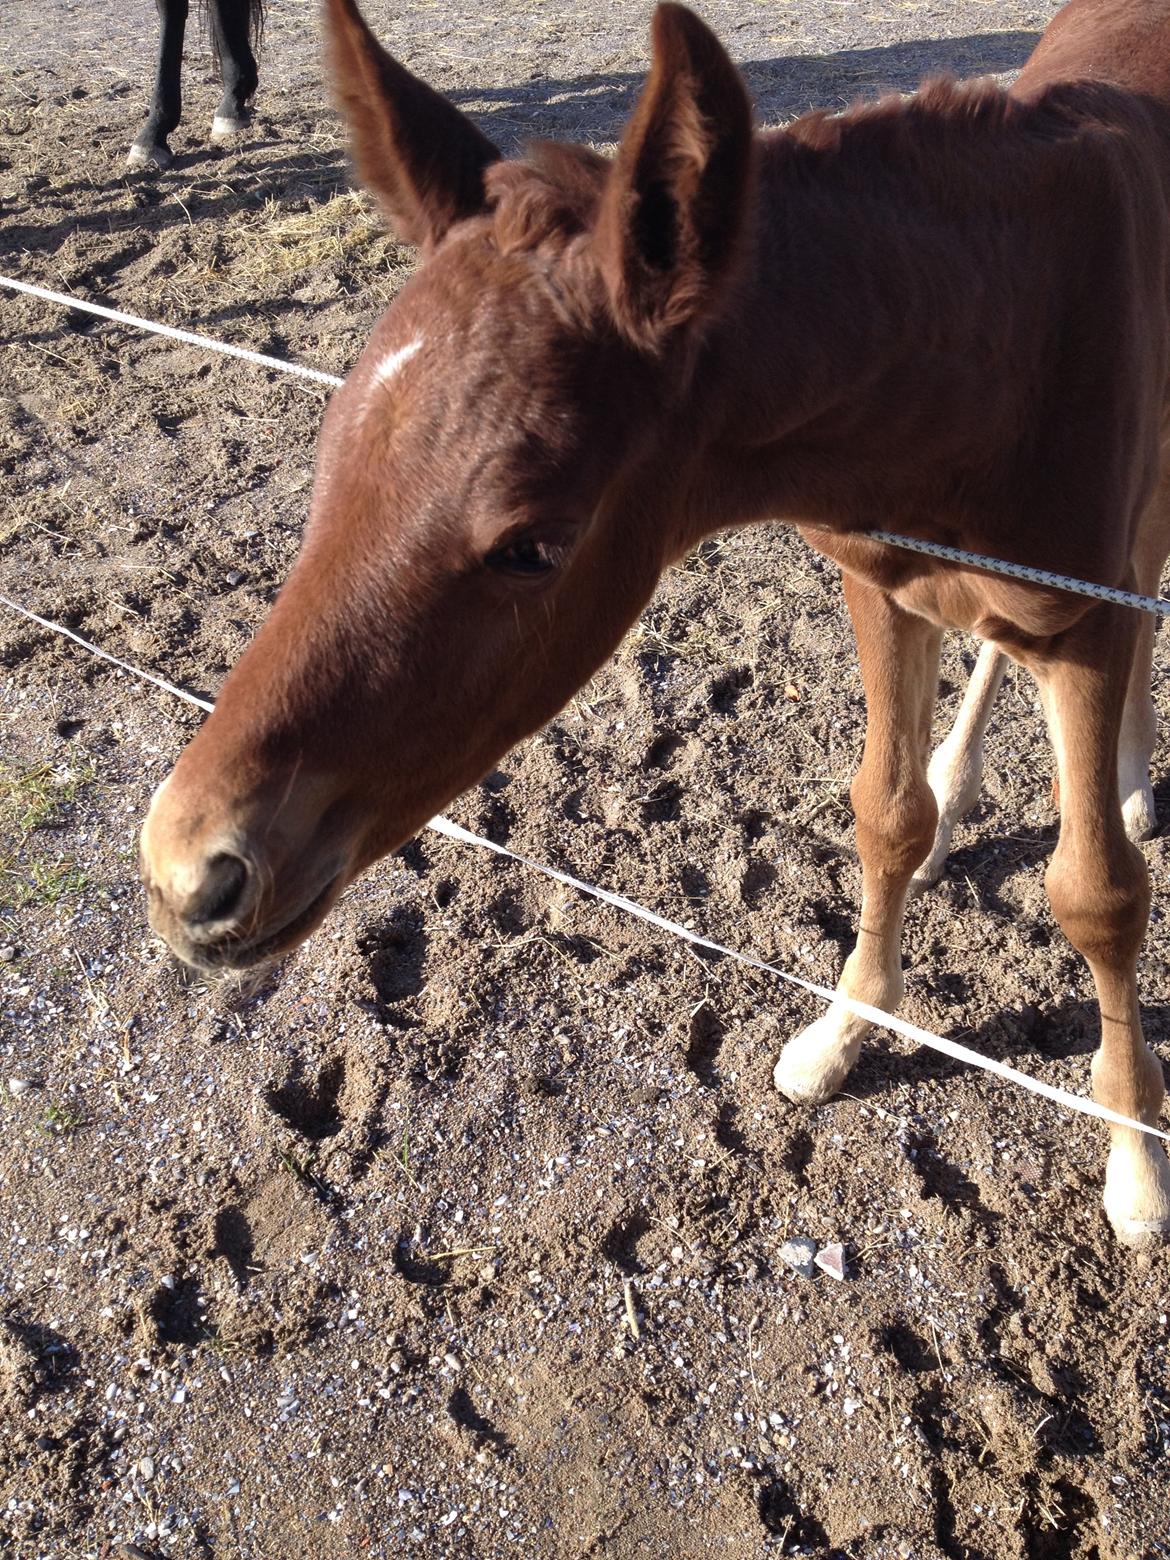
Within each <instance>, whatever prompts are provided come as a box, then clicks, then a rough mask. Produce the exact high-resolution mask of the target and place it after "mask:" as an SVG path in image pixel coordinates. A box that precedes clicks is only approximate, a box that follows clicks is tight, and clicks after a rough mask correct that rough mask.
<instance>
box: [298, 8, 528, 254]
mask: <svg viewBox="0 0 1170 1560" xmlns="http://www.w3.org/2000/svg"><path fill="white" fill-rule="evenodd" d="M325 35H326V46H327V53H328V58H329V65H330V70H331V73H332V77H333V88H334V93H335V95H336V98H337V102H338V106H339V107H340V108H341V110H342V112H343V113H344V115H345V117H346V119H347V120H348V122H349V135H350V149H351V151H352V153H353V160H354V163H355V164H356V166H357V171H358V176H359V178H360V179H361V181H362V183H363V184H365V185H366V186H367V188H369V189H371V190H373V192H374V194H375V195H377V197H378V199H379V200H380V201H381V203H382V206H383V208H384V210H385V211H386V214H387V216H388V217H389V218H390V221H391V224H392V225H393V227H394V230H395V232H396V233H398V234H399V235H400V237H402V238H404V239H406V240H407V241H408V242H409V243H413V244H426V245H430V244H437V243H438V241H439V240H440V239H441V238H442V236H443V234H444V233H445V232H446V231H447V229H448V228H449V227H450V226H451V225H452V223H455V222H458V221H459V219H460V218H461V217H470V216H474V215H475V213H476V212H477V211H481V210H482V209H483V204H484V190H483V171H484V169H485V168H486V167H487V165H488V164H489V163H491V162H495V161H496V160H497V159H498V157H499V155H500V154H499V152H498V151H497V150H496V148H495V147H494V146H493V145H492V143H491V142H490V141H489V140H488V138H487V137H486V136H485V135H481V134H480V132H479V131H478V130H477V129H476V128H475V126H474V125H473V124H472V123H471V120H470V119H468V118H467V117H466V116H465V115H463V114H461V113H460V112H459V110H458V109H457V108H456V107H455V106H454V104H452V103H448V101H447V99H446V98H445V97H441V96H440V94H439V93H438V92H435V91H434V90H433V89H432V88H431V87H428V86H427V85H426V83H425V82H422V81H420V80H419V79H418V77H417V76H412V75H411V73H410V71H408V70H407V69H406V68H405V67H404V66H402V65H400V64H399V63H398V61H397V60H395V59H392V58H391V57H390V55H389V54H387V53H386V51H385V49H383V48H382V46H381V44H379V42H378V40H377V39H376V38H375V37H374V35H373V33H372V32H371V31H370V29H369V27H367V25H366V23H365V20H364V18H363V17H362V14H361V12H360V11H359V10H358V8H357V6H356V4H355V3H354V0H325Z"/></svg>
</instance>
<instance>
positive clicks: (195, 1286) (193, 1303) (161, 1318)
mask: <svg viewBox="0 0 1170 1560" xmlns="http://www.w3.org/2000/svg"><path fill="white" fill-rule="evenodd" d="M150 1320H151V1323H152V1324H153V1327H154V1331H155V1336H156V1338H157V1340H158V1342H159V1343H160V1344H177V1345H184V1344H186V1345H190V1344H195V1343H201V1342H202V1341H203V1340H204V1339H205V1338H209V1337H210V1336H211V1328H210V1327H209V1326H208V1323H207V1317H206V1315H205V1306H204V1301H203V1292H202V1290H201V1288H200V1285H199V1281H198V1279H195V1278H174V1277H171V1276H169V1275H168V1277H166V1278H164V1279H163V1280H162V1282H161V1283H160V1284H159V1286H158V1288H157V1289H156V1290H155V1292H154V1296H153V1298H152V1299H151V1302H150Z"/></svg>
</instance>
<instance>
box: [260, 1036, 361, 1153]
mask: <svg viewBox="0 0 1170 1560" xmlns="http://www.w3.org/2000/svg"><path fill="white" fill-rule="evenodd" d="M344 1088H345V1060H344V1058H343V1057H340V1056H334V1057H330V1058H329V1059H328V1060H327V1061H325V1062H323V1063H322V1064H321V1070H320V1071H319V1072H318V1074H317V1076H316V1078H315V1079H314V1080H313V1081H312V1082H307V1081H306V1080H305V1079H304V1078H303V1077H301V1076H300V1075H299V1074H298V1073H296V1072H294V1073H293V1075H292V1076H291V1077H290V1078H288V1079H287V1080H286V1082H284V1083H283V1084H281V1085H280V1087H279V1088H270V1089H269V1090H268V1091H267V1093H266V1094H265V1096H264V1099H265V1103H266V1104H267V1106H268V1108H269V1109H270V1110H271V1111H272V1112H273V1113H274V1114H275V1115H277V1116H279V1117H280V1118H281V1119H282V1120H283V1121H285V1122H287V1124H288V1125H289V1126H290V1127H291V1128H292V1129H293V1131H294V1132H297V1133H299V1134H300V1136H301V1137H303V1138H308V1140H309V1141H310V1142H311V1143H319V1142H321V1141H322V1140H323V1139H324V1138H329V1137H335V1136H336V1135H337V1133H338V1132H340V1131H341V1128H342V1126H343V1125H344V1120H345V1118H344V1116H343V1115H342V1111H341V1104H340V1099H341V1094H342V1091H343V1090H344Z"/></svg>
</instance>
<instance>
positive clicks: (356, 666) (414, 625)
mask: <svg viewBox="0 0 1170 1560" xmlns="http://www.w3.org/2000/svg"><path fill="white" fill-rule="evenodd" d="M327 28H328V33H329V42H330V48H331V52H332V57H333V69H334V76H335V81H336V84H337V89H338V94H339V97H340V101H341V104H342V106H343V109H344V111H345V114H346V117H347V119H348V121H349V126H350V131H351V137H352V144H353V151H354V157H355V161H356V163H357V167H358V170H359V172H360V174H361V177H362V178H363V180H364V181H365V182H366V184H368V185H369V186H370V188H371V189H372V190H374V191H375V192H376V194H377V195H378V196H379V198H380V200H381V202H382V204H383V205H384V207H385V209H386V212H387V214H388V216H389V219H390V221H391V222H392V224H393V225H394V227H395V228H396V230H397V231H398V232H399V233H400V234H402V235H403V236H404V237H405V238H407V239H410V240H412V241H413V242H415V243H417V244H418V245H419V246H420V247H421V249H422V251H423V256H424V260H425V263H424V264H423V265H422V266H421V268H420V269H419V271H418V273H417V274H416V275H415V276H414V277H413V278H412V280H411V281H410V282H409V283H408V284H407V285H406V286H405V287H404V288H403V289H402V292H401V293H400V295H399V296H398V297H397V298H396V299H395V301H394V303H393V305H392V306H391V307H390V308H389V309H388V310H387V312H386V314H385V315H384V316H383V317H382V319H381V320H380V321H379V323H378V325H377V327H376V329H375V331H374V333H373V336H372V338H371V340H370V343H369V345H368V347H367V348H366V350H365V352H364V353H363V354H362V357H361V359H360V361H359V362H358V364H357V366H356V368H355V369H354V371H353V373H352V374H351V375H350V376H349V378H348V380H347V381H346V383H345V385H344V387H343V388H342V389H340V390H339V391H338V392H337V394H336V395H335V396H334V398H333V401H332V404H331V405H330V407H329V411H328V414H327V416H326V418H325V422H324V426H323V428H322V432H321V439H320V444H319V448H318V458H317V476H316V486H315V491H314V496H313V504H312V511H311V515H310V519H309V525H308V529H307V532H306V536H305V541H304V545H303V547H302V550H301V555H300V557H299V559H298V561H297V564H296V567H295V569H294V571H293V573H292V575H291V576H290V578H289V581H288V583H287V584H286V586H285V587H284V590H283V591H282V593H281V595H280V597H279V599H278V601H277V603H276V605H275V607H274V609H273V612H272V615H271V617H270V618H269V620H268V622H267V623H266V624H265V625H264V627H263V628H262V629H261V631H260V633H259V634H258V635H257V637H256V639H255V641H254V642H253V644H252V645H251V647H250V648H249V649H248V651H247V653H246V654H245V655H244V657H243V659H242V660H241V661H240V664H239V665H238V666H237V667H236V669H235V670H234V671H233V673H232V674H231V676H230V677H229V678H228V680H227V682H226V684H225V686H224V689H223V692H222V694H221V696H220V699H219V702H218V704H217V706H216V709H215V712H214V714H213V715H212V716H211V718H210V719H209V720H208V721H207V723H206V725H205V726H204V727H203V729H202V730H201V731H200V732H199V734H198V736H197V737H196V738H195V740H194V741H193V742H192V743H191V745H190V746H189V747H188V748H187V750H186V751H185V753H184V754H183V755H182V757H181V758H180V760H179V762H178V764H177V765H176V767H175V769H174V771H173V773H172V774H171V776H170V778H169V779H168V780H167V781H166V782H165V783H164V784H163V785H162V786H161V787H160V789H159V791H158V792H157V794H156V796H155V798H154V802H153V804H152V806H151V810H150V814H149V816H148V818H147V821H146V825H145V828H144V830H143V836H142V863H143V873H144V877H145V879H146V883H147V886H148V890H149V895H150V912H151V920H152V922H153V924H154V926H155V927H156V929H157V930H158V931H159V932H161V933H162V935H163V936H164V937H165V938H166V939H167V941H168V942H169V943H170V944H171V946H172V948H174V950H175V951H176V952H177V953H178V954H179V955H180V956H181V957H183V958H184V959H186V960H187V961H189V962H191V963H194V964H198V965H201V966H204V967H215V966H238V965H244V964H248V963H251V962H253V961H255V960H257V959H260V958H262V957H265V956H266V955H268V954H271V953H275V952H278V951H281V950H283V949H286V948H289V947H291V946H293V945H294V944H295V943H297V942H298V941H300V940H301V938H303V937H304V936H306V935H307V934H308V932H309V931H310V930H312V928H313V927H314V926H315V925H317V923H318V922H319V921H320V920H321V918H322V917H323V916H324V915H325V913H326V911H327V910H328V908H329V906H330V905H331V904H332V903H333V901H334V899H335V898H336V897H337V895H338V894H339V893H340V891H341V889H342V888H343V887H344V886H345V884H346V883H348V882H349V881H351V880H352V879H353V878H354V877H355V876H356V874H357V873H359V872H360V871H361V870H362V869H363V868H364V867H365V866H367V865H368V864H369V863H370V862H372V861H374V860H376V859H377V858H378V857H379V856H382V855H384V854H385V853H386V852H387V851H390V850H393V849H395V848H396V847H397V846H399V845H401V844H402V843H403V842H404V841H405V840H407V839H408V838H409V837H410V836H411V835H412V834H413V833H414V832H415V831H417V830H418V829H419V828H420V827H421V826H422V824H423V823H425V822H426V820H427V819H428V818H430V817H431V816H432V815H433V814H434V813H435V812H436V811H438V810H439V809H440V808H441V807H443V806H444V804H445V803H447V802H448V801H449V800H450V799H451V798H452V797H453V796H455V795H456V794H457V793H458V792H460V791H461V790H463V789H464V788H465V787H467V786H468V785H470V784H472V783H473V782H474V781H476V780H477V779H479V778H480V776H482V775H483V774H484V773H485V772H486V771H487V770H488V769H490V768H491V766H492V765H493V763H495V761H496V760H497V759H498V758H499V757H500V755H501V754H502V753H504V752H505V751H506V750H507V749H508V748H509V747H510V746H511V745H512V744H513V743H514V742H516V741H517V740H518V739H519V738H521V737H523V736H525V735H526V734H527V733H529V732H531V731H533V730H534V729H535V728H536V727H538V726H539V725H541V724H542V723H543V722H544V721H546V720H548V719H549V717H550V716H552V715H553V714H554V713H555V712H556V711H557V710H558V709H559V708H560V707H561V706H562V705H563V704H564V703H565V701H566V700H567V699H568V698H569V697H570V696H571V695H572V693H573V692H574V691H575V690H576V689H577V688H578V687H580V685H581V684H582V683H583V682H584V681H585V680H586V679H587V678H588V677H589V676H590V675H591V673H592V672H593V671H594V670H595V669H596V668H597V666H598V665H599V664H600V663H601V662H602V661H603V660H604V659H605V657H606V656H607V655H608V654H609V653H610V652H611V651H612V650H613V648H614V647H615V645H616V644H617V642H618V641H619V639H620V638H621V636H622V634H623V633H624V632H625V630H626V629H627V628H628V627H629V625H630V623H631V622H632V621H633V619H634V618H635V616H636V615H637V613H638V612H639V610H640V609H641V607H642V605H643V604H644V603H645V601H646V599H647V597H648V596H649V594H650V592H651V591H652V589H653V587H654V583H655V581H656V580H657V578H658V575H659V573H660V572H661V570H662V568H663V566H664V564H665V563H667V562H668V561H669V560H670V558H671V557H672V556H674V555H675V554H676V553H677V552H678V551H679V549H680V546H682V545H683V544H684V530H683V525H682V524H681V523H680V517H679V516H678V515H676V514H673V513H672V512H671V506H672V505H677V506H681V507H685V504H686V501H687V500H686V485H687V465H688V455H689V454H690V453H691V451H690V449H689V447H688V443H689V441H688V439H687V437H686V435H685V423H684V420H683V417H682V413H681V411H679V410H672V408H676V407H678V406H679V405H680V404H681V396H680V386H681V385H682V384H683V383H685V380H686V378H687V374H688V369H689V365H690V364H691V363H692V362H693V359H694V355H695V349H696V345H697V343H698V341H699V339H700V336H701V332H702V330H703V328H704V326H705V325H706V324H707V323H708V322H709V321H710V319H711V318H712V316H713V315H714V314H715V312H716V311H717V310H718V308H719V306H720V304H721V302H722V300H723V299H725V297H726V296H727V292H728V286H729V283H730V282H731V279H732V277H733V275H734V272H735V269H736V260H737V256H738V254H739V251H740V248H741V238H742V235H743V230H744V225H745V219H746V209H747V204H748V200H749V188H750V184H751V168H752V136H751V116H750V110H749V107H748V103H747V99H746V96H745V93H744V89H743V86H742V83H741V82H740V79H739V77H738V75H737V73H736V71H735V70H734V68H733V67H732V65H731V63H730V61H729V60H728V58H727V56H726V54H725V53H724V52H723V50H722V49H721V47H720V46H719V44H718V43H717V41H716V40H715V38H714V37H713V36H712V35H711V33H710V32H709V31H708V30H707V29H706V27H704V26H703V24H702V23H701V22H699V21H698V20H697V18H696V17H694V16H693V15H692V14H691V13H690V12H689V11H687V10H685V9H683V8H682V7H681V6H677V5H662V6H660V7H659V9H658V10H657V12H656V13H655V17H654V24H653V45H654V59H653V68H652V70H651V73H650V77H649V79H648V82H647V84H646V87H645V90H644V92H643V95H642V98H641V100H640V102H639V105H638V107H637V110H636V112H635V114H634V117H633V119H632V121H631V122H630V124H629V126H628V128H627V130H626V133H625V135H624V137H623V139H622V142H621V146H620V148H619V151H618V154H617V157H616V159H615V160H614V161H612V162H610V161H608V160H606V159H604V158H601V157H598V156H596V155H595V154H593V153H592V152H590V151H588V150H586V149H585V148H581V147H559V146H542V147H538V148H536V149H535V150H534V151H533V152H532V153H531V154H530V156H529V157H528V159H527V160H526V161H523V162H506V161H503V160H502V159H501V158H500V157H499V154H498V153H497V151H496V149H495V148H494V147H493V146H492V144H491V143H490V142H489V141H487V140H486V139H485V138H484V136H482V135H481V134H480V133H479V131H478V130H477V129H475V128H474V126H473V125H472V124H471V123H470V121H469V120H467V119H466V118H464V117H463V116H462V115H461V114H460V113H459V112H458V111H457V110H456V109H455V108H453V107H452V106H451V105H450V104H449V103H447V102H446V101H445V100H444V99H443V98H441V97H439V96H438V95H437V94H436V93H434V92H432V91H431V90H430V88H428V87H426V86H425V85H423V83H422V82H420V81H418V80H417V79H416V78H414V77H413V76H411V75H410V74H409V72H407V71H406V70H404V69H403V67H402V66H400V65H399V64H397V63H396V62H395V61H394V60H392V59H391V58H390V57H389V56H388V55H387V54H385V53H384V52H383V51H382V49H381V48H380V47H379V45H378V44H377V42H376V41H375V39H374V38H373V36H372V34H371V33H370V32H369V30H368V28H367V27H366V25H365V23H364V21H363V20H362V18H361V16H360V15H359V13H358V11H357V8H356V6H355V5H354V4H353V3H352V0H329V3H328V6H327Z"/></svg>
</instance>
